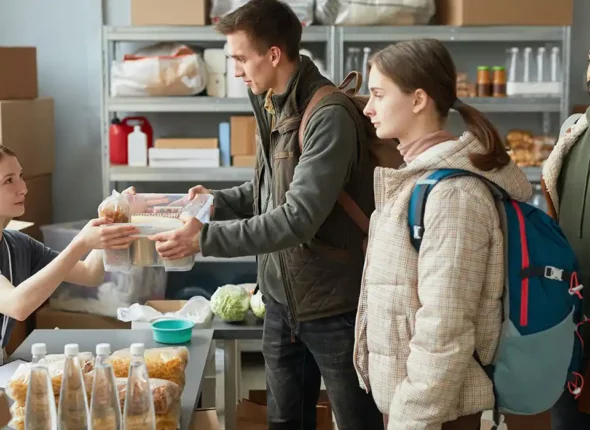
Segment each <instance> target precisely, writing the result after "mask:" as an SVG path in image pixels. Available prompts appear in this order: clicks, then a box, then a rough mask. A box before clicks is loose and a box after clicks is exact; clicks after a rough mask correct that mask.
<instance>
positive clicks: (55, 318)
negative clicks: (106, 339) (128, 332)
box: [36, 306, 131, 330]
mask: <svg viewBox="0 0 590 430" xmlns="http://www.w3.org/2000/svg"><path fill="white" fill-rule="evenodd" d="M36 318H37V321H36V327H37V328H38V329H54V328H61V329H64V330H65V329H74V330H100V329H107V330H120V329H129V328H131V323H126V322H123V321H119V320H117V319H115V318H109V317H104V316H101V315H92V314H86V313H82V312H65V311H56V310H55V309H51V308H50V307H49V306H43V307H42V308H41V309H39V310H38V311H37V316H36Z"/></svg>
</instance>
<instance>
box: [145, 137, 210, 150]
mask: <svg viewBox="0 0 590 430" xmlns="http://www.w3.org/2000/svg"><path fill="white" fill-rule="evenodd" d="M154 147H156V148H158V149H216V148H219V140H218V139H217V138H211V139H193V138H190V139H189V138H185V139H170V138H167V139H156V142H155V143H154Z"/></svg>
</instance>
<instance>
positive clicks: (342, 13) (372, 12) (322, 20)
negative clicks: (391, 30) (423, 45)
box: [315, 0, 435, 26]
mask: <svg viewBox="0 0 590 430" xmlns="http://www.w3.org/2000/svg"><path fill="white" fill-rule="evenodd" d="M434 13H435V4H434V0H365V1H363V2H358V1H353V0H316V5H315V19H316V21H317V22H318V24H323V25H358V26H361V25H423V24H428V22H429V21H430V19H431V18H432V17H433V16H434Z"/></svg>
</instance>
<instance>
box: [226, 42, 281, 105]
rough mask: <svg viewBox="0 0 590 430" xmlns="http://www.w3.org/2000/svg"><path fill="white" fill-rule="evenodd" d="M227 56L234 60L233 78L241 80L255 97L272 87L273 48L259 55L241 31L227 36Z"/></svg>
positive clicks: (274, 69)
mask: <svg viewBox="0 0 590 430" xmlns="http://www.w3.org/2000/svg"><path fill="white" fill-rule="evenodd" d="M227 49H228V55H229V56H230V57H232V58H233V59H234V60H235V71H234V73H235V76H236V77H237V78H242V79H243V80H244V83H245V84H246V85H247V86H248V87H249V88H250V89H251V90H252V92H253V93H254V94H256V95H260V94H264V93H265V92H266V91H268V90H269V89H270V88H272V87H273V85H274V83H275V80H276V64H277V62H278V61H277V59H276V55H275V53H274V52H273V51H274V49H275V48H270V49H268V50H267V51H266V52H265V53H263V54H260V53H259V52H258V50H257V49H256V46H254V44H253V43H252V42H251V41H250V38H249V37H248V35H247V34H246V33H244V32H243V31H237V32H235V33H232V34H228V36H227Z"/></svg>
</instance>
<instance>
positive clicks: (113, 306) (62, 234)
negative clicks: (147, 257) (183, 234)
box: [41, 221, 168, 317]
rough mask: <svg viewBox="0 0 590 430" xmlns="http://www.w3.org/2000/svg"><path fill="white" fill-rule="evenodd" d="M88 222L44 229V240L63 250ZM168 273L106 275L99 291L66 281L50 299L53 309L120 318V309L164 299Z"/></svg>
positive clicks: (157, 270) (144, 270)
mask: <svg viewBox="0 0 590 430" xmlns="http://www.w3.org/2000/svg"><path fill="white" fill-rule="evenodd" d="M87 222H88V221H75V222H69V223H62V224H52V225H47V226H43V227H41V231H42V233H43V241H44V242H45V244H46V245H47V246H48V247H50V248H51V249H54V250H55V251H63V250H64V249H65V248H66V246H68V244H69V243H70V242H71V241H72V239H73V238H74V237H75V236H76V234H78V233H79V232H80V230H81V229H82V228H83V227H84V226H85V225H86V223H87ZM167 278H168V277H167V274H166V272H165V271H164V270H162V269H161V268H140V267H135V268H131V269H130V270H129V271H128V272H125V273H123V272H116V273H110V272H106V273H105V281H104V283H103V284H102V285H101V286H100V287H98V288H92V287H84V286H81V285H76V284H71V283H69V282H63V283H62V284H61V285H60V286H59V287H58V288H57V290H56V291H55V293H53V295H52V296H51V298H50V299H49V306H50V307H52V308H53V309H57V310H62V311H73V312H87V313H90V314H95V315H104V316H109V317H116V316H117V309H118V308H119V307H129V306H131V305H132V304H134V303H145V302H146V301H147V300H159V299H163V298H164V296H165V294H166V282H167Z"/></svg>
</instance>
